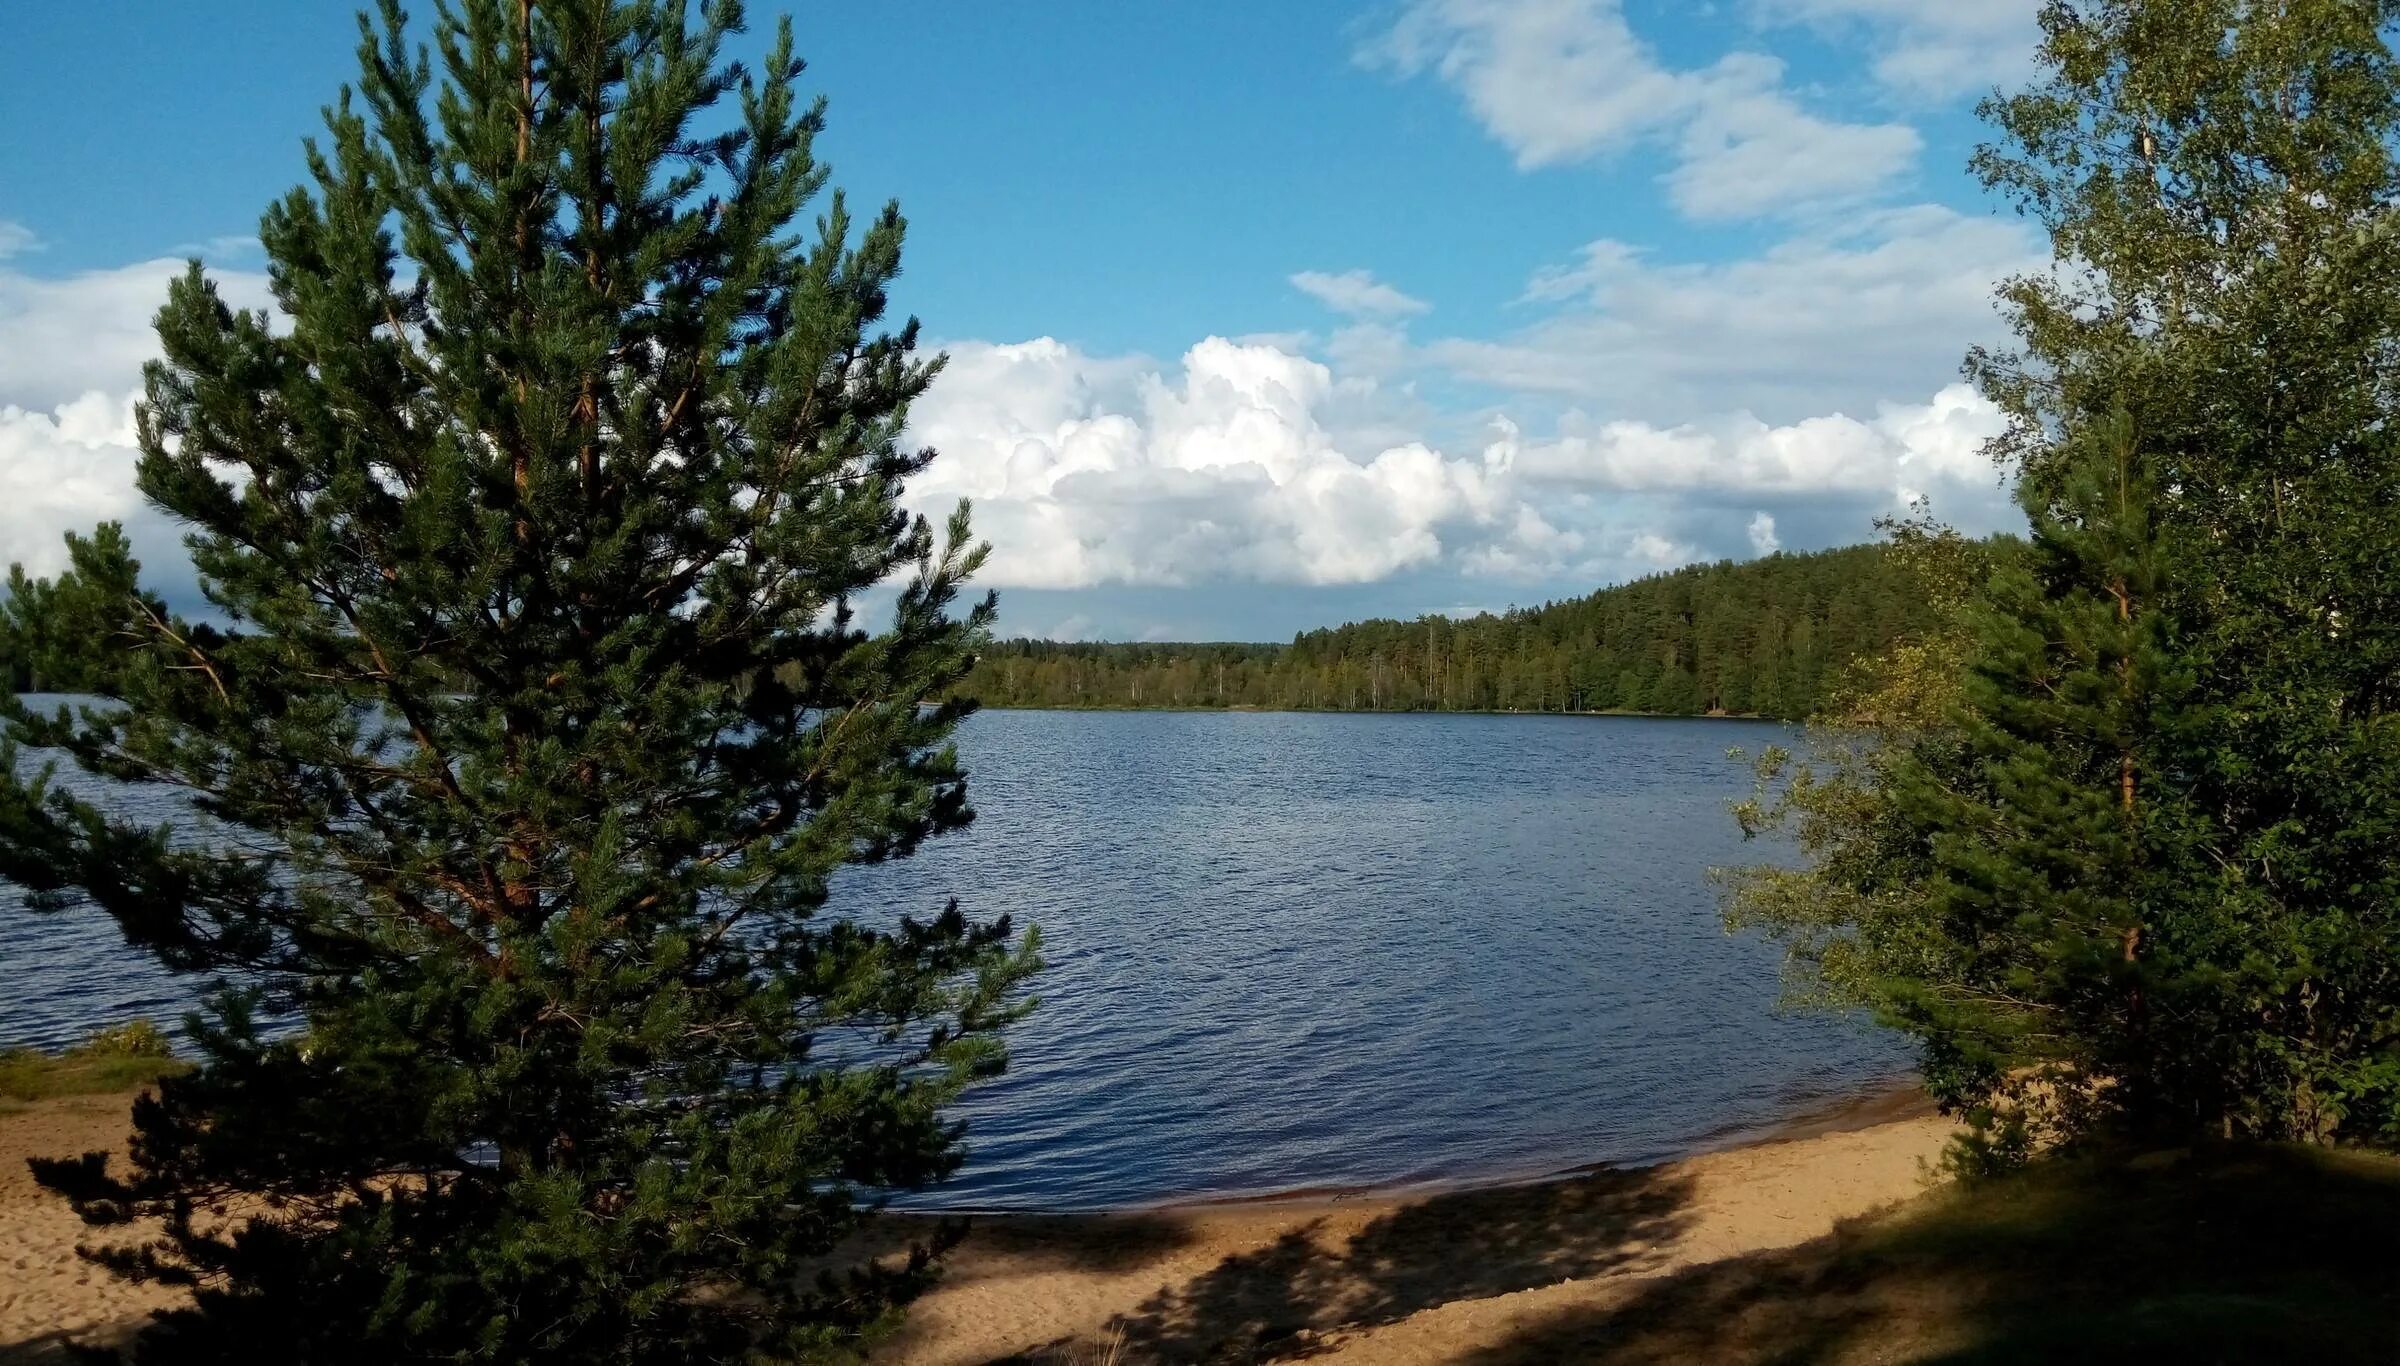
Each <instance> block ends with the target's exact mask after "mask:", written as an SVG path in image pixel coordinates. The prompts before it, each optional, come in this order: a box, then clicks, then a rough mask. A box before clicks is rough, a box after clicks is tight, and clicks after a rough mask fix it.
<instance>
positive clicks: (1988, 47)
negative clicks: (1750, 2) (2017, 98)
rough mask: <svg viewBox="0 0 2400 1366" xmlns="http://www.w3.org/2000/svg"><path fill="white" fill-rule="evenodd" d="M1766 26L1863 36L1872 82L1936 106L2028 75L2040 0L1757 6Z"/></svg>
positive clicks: (1834, 0)
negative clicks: (1801, 26) (1870, 55)
mask: <svg viewBox="0 0 2400 1366" xmlns="http://www.w3.org/2000/svg"><path fill="white" fill-rule="evenodd" d="M1757 9H1758V12H1759V14H1760V17H1761V18H1763V19H1765V20H1766V21H1767V22H1770V23H1805V24H1810V25H1814V26H1816V27H1818V28H1822V29H1830V30H1835V31H1837V32H1840V33H1844V34H1845V35H1846V34H1847V33H1848V32H1853V31H1855V32H1863V33H1865V34H1866V35H1868V39H1869V41H1870V43H1871V44H1872V45H1873V48H1874V52H1875V61H1874V70H1875V78H1876V79H1877V80H1878V81H1881V82H1882V83H1883V84H1884V85H1886V86H1888V87H1890V88H1891V89H1893V90H1895V91H1898V92H1900V93H1902V94H1905V95H1908V96H1911V97H1914V98H1918V99H1926V100H1938V99H1945V98H1950V97H1955V96H1958V95H1962V94H1967V93H1971V92H1974V91H1978V90H1984V89H1989V88H1991V87H1993V86H2004V87H2005V86H2008V85H2012V84H2015V83H2018V82H2021V81H2023V80H2024V79H2026V77H2027V76H2029V75H2030V74H2031V73H2032V71H2033V57H2034V45H2035V43H2036V41H2037V39H2038V38H2039V36H2040V30H2039V28H2038V26H2037V25H2036V23H2035V16H2036V15H2038V14H2039V13H2040V12H2041V0H1758V4H1757Z"/></svg>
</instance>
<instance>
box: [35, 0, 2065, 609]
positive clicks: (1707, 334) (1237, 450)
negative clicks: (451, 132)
mask: <svg viewBox="0 0 2400 1366" xmlns="http://www.w3.org/2000/svg"><path fill="white" fill-rule="evenodd" d="M2030 11H2031V5H2030V4H2027V3H2022V2H2021V0H1913V2H1911V0H1725V2H1724V3H1718V4H1714V5H1690V4H1672V3H1656V2H1653V0H1627V3H1625V4H1623V5H1619V4H1616V3H1613V2H1612V0H1412V2H1411V3H1393V4H1377V5H1365V6H1345V5H1338V4H1333V3H1322V4H1317V3H1311V4H1289V3H1272V4H1270V3H1216V4H1209V5H1126V4H1122V3H1098V2H1097V0H1092V2H1089V3H1044V4H1039V5H1015V6H952V5H924V6H882V7H871V6H856V5H845V6H834V5H825V4H813V3H804V4H800V5H796V6H794V7H793V13H794V16H795V23H796V26H797V28H798V31H799V35H800V45H801V48H802V50H803V52H804V53H805V54H806V55H807V56H808V58H809V60H810V63H811V67H812V74H811V81H812V83H813V84H814V86H815V88H816V89H818V90H820V91H822V92H823V93H825V94H826V95H827V96H828V97H829V98H830V100H831V111H830V120H831V122H830V128H829V132H828V134H827V137H826V139H825V141H824V143H823V145H822V150H823V152H824V154H825V155H826V157H827V159H828V160H829V161H830V162H831V163H832V164H833V167H834V172H835V181H836V183H837V184H840V185H842V186H843V187H845V188H846V189H847V190H848V191H849V192H850V193H851V195H852V196H853V197H854V198H855V199H857V200H860V201H862V202H868V203H873V202H879V201H881V200H882V199H884V198H886V197H897V198H898V199H899V200H900V201H901V204H902V207H903V209H904V211H905V212H906V213H907V214H908V216H909V218H910V221H911V242H910V249H909V253H908V274H907V276H906V279H905V283H904V288H903V291H902V294H901V296H900V299H899V303H900V305H901V306H902V307H903V308H905V309H907V310H909V311H912V312H914V313H916V314H918V315H919V316H921V317H922V318H923V319H924V321H925V324H926V328H927V331H928V333H929V334H930V335H932V336H934V337H936V338H938V339H940V341H941V342H942V343H943V344H944V345H946V346H947V347H948V348H949V349H950V350H951V351H952V352H953V354H954V356H955V357H956V362H955V364H954V367H953V371H952V373H951V374H950V375H949V376H946V377H945V379H944V380H943V381H942V384H941V386H940V387H938V388H937V390H936V392H935V394H934V395H933V396H932V397H930V398H929V399H928V400H927V403H926V405H925V406H924V407H923V409H921V411H920V413H919V419H920V421H919V426H920V430H921V432H922V433H923V434H924V435H925V436H926V437H927V438H928V439H930V440H933V441H934V442H935V444H937V445H938V446H939V447H940V448H941V449H942V451H943V453H944V456H943V460H942V462H940V463H939V464H937V466H936V469H935V471H934V472H933V475H932V477H931V478H929V479H928V480H927V481H926V485H925V487H924V488H922V489H921V490H920V497H921V499H922V501H923V503H924V505H925V506H927V507H928V508H929V509H935V508H938V507H940V506H943V505H946V503H947V501H948V500H949V499H950V498H952V497H955V496H958V495H961V494H968V495H973V496H975V497H976V499H977V503H978V507H979V511H980V513H981V518H980V520H981V523H982V525H983V528H984V530H985V532H986V534H988V535H990V536H992V537H993V538H994V540H995V542H996V544H997V545H998V548H999V554H998V555H997V556H996V557H995V562H994V566H993V572H992V575H991V577H992V578H993V580H994V581H995V583H996V585H997V586H998V587H1000V588H1001V589H1002V595H1003V610H1004V614H1005V621H1004V627H1005V629H1008V630H1011V631H1017V632H1025V633H1030V634H1056V635H1100V636H1109V637H1118V638H1130V637H1141V636H1177V637H1191V636H1205V637H1221V638H1222V637H1230V638H1270V639H1271V638H1279V637H1283V636H1288V635H1289V634H1290V633H1291V632H1292V631H1293V630H1296V629H1300V628H1303V627H1306V626H1311V625H1318V624H1330V623H1332V622H1334V621H1338V620H1341V619H1345V618H1348V617H1353V616H1357V615H1360V614H1364V613H1391V614H1399V615H1415V614H1417V613H1420V612H1425V611H1443V610H1450V611H1457V610H1472V609H1475V608H1481V607H1500V606H1505V605H1508V604H1510V603H1529V602H1535V601H1541V600H1543V599H1546V598H1550V597H1557V596H1564V595H1569V594H1574V593H1580V592H1584V591H1588V589H1589V588H1591V587H1593V586H1595V585H1596V584H1598V583H1600V582H1605V581H1610V580H1614V579H1620V578H1624V577H1628V576H1630V575H1633V574H1638V573H1643V572H1648V571H1650V570H1654V569H1657V568H1661V567H1665V566H1667V565H1669V564H1672V563H1676V562H1681V561H1684V560H1689V559H1695V558H1715V557H1718V556H1721V555H1733V556H1743V555H1748V554H1752V553H1756V551H1757V550H1758V549H1760V548H1762V547H1772V546H1777V545H1780V546H1785V547H1791V548H1805V547H1812V546H1817V545H1825V544H1838V543H1842V542H1846V541H1852V540H1857V539H1862V538H1864V537H1865V536H1866V535H1867V534H1869V523H1870V521H1871V519H1872V517H1873V516H1874V515H1875V514H1876V513H1877V512H1880V511H1884V510H1888V508H1889V507H1890V506H1891V505H1892V504H1893V503H1894V502H1895V501H1896V500H1897V499H1899V498H1900V497H1903V496H1905V495H1906V494H1909V493H1920V492H1921V493H1930V494H1932V495H1933V496H1934V497H1935V499H1936V504H1937V510H1941V511H1945V512H1948V513H1949V514H1950V515H1952V516H1954V517H1955V518H1956V519H1957V520H1959V521H1960V522H1961V523H1962V524H1967V525H1971V526H1981V525H1988V524H1998V523H2000V522H2004V521H2005V520H2006V518H2007V516H2008V514H2007V512H2006V509H2005V504H2004V501H2003V499H2002V498H2001V496H2000V495H1999V492H1998V490H1997V488H1996V483H1995V479H1994V477H1993V476H1992V475H1991V472H1990V469H1989V467H1988V465H1982V464H1978V463H1977V462H1978V461H1980V456H1977V455H1974V453H1973V450H1972V447H1973V445H1974V442H1975V441H1976V440H1978V439H1979V438H1980V436H1981V435H1987V434H1988V431H1989V428H1990V425H1991V422H1992V418H1991V415H1990V413H1989V411H1988V409H1984V408H1982V407H1981V406H1980V400H1977V399H1974V398H1973V396H1972V395H1970V394H1966V393H1964V392H1963V391H1960V390H1957V389H1955V388H1954V387H1952V386H1954V384H1955V379H1956V368H1957V362H1958V358H1959V356H1960V355H1961V354H1962V353H1963V352H1964V350H1965V348H1966V347H1967V346H1968V345H1970V344H1972V343H1975V342H1978V341H1989V340H1994V339H1996V338H1997V337H1998V336H1999V335H2000V334H1999V330H1998V327H1997V324H1996V323H1995V322H1994V320H1993V318H1992V316H1991V314H1990V310H1989V308H1988V305H1987V304H1986V303H1984V299H1985V298H1986V297H1987V296H1988V292H1989V287H1990V284H1991V282H1992V281H1993V280H1994V279H1996V278H1997V277H1998V276H2000V275H2003V274H2005V273H2007V272H2009V271H2012V270H2016V269H2022V268H2026V267H2027V266H2028V265H2030V264H2031V263H2032V262H2033V261H2034V260H2035V259H2036V258H2035V252H2036V250H2037V247H2038V244H2037V243H2035V242H2034V240H2033V239H2032V238H2031V237H2030V236H2029V235H2028V234H2027V233H2026V231H2025V230H2024V228H2023V227H2022V225H2020V224H2018V223H2016V222H2015V221H2014V220H2013V219H2011V218H2008V217H2006V216H2004V215H1998V214H1995V213H1994V212H1993V211H1992V209H1991V207H1990V206H1989V205H1988V204H1987V203H1986V201H1985V199H1984V197H1983V195H1982V193H1981V192H1980V191H1979V189H1978V188H1977V187H1976V186H1975V185H1974V184H1973V182H1972V181H1971V180H1970V179H1969V177H1968V176H1967V175H1966V174H1965V171H1964V169H1963V168H1964V162H1965V158H1966V155H1967V152H1968V151H1969V150H1970V149H1971V147H1972V146H1973V144H1974V141H1975V139H1976V137H1977V136H1978V133H1979V130H1978V128H1977V126H1976V124H1975V122H1974V120H1973V118H1972V114H1971V108H1972V105H1973V102H1974V99H1975V97H1976V95H1977V94H1978V93H1980V92H1981V91H1983V90H1986V89H1989V88H1990V87H1991V86H1992V85H1993V84H1994V83H1996V82H2015V81H2018V80H2021V79H2022V78H2023V77H2024V75H2025V73H2026V72H2027V70H2028V69H2029V67H2028V62H2029V58H2030V53H2031V42H2032V27H2031V23H2030ZM775 13H777V11H776V10H775V9H773V8H771V7H766V6H759V7H755V8H754V10H753V16H752V17H753V23H754V26H755V28H756V29H757V30H759V32H760V35H761V37H763V34H764V32H765V30H767V29H768V28H770V27H771V25H772V22H773V17H774V15H775ZM9 28H10V41H9V42H8V43H7V44H6V45H5V46H0V126H5V127H7V128H8V129H10V131H11V136H10V137H8V138H7V139H5V140H0V557H6V558H24V559H26V560H28V561H29V562H30V563H31V564H33V565H34V566H35V567H42V566H44V565H45V564H46V562H47V559H48V557H49V556H50V555H51V550H50V546H51V544H52V543H53V542H54V541H55V539H56V533H57V531H58V530H60V529H63V528H64V527H67V526H74V525H84V524H88V523H89V522H90V521H92V520H95V519H96V518H97V517H98V516H124V517H129V518H130V519H131V520H132V521H133V522H134V524H135V527H136V531H137V536H138V537H143V538H145V548H146V551H147V553H148V558H149V560H150V562H151V563H153V564H154V565H159V566H161V567H162V568H161V572H162V574H165V573H169V572H182V573H186V574H188V570H182V569H180V568H179V567H176V568H174V569H173V570H172V571H170V569H169V568H168V567H167V566H168V565H169V563H170V562H171V561H172V560H173V558H174V557H173V552H172V550H171V546H172V544H173V535H172V531H171V529H170V528H166V527H163V526H157V525H149V524H146V523H145V522H144V520H143V516H142V514H141V512H140V510H139V509H138V508H135V507H133V506H132V505H131V504H130V502H129V494H128V492H127V487H126V484H125V480H126V478H127V476H128V473H129V465H130V456H129V454H127V452H126V449H125V444H124V442H123V441H122V439H121V438H122V437H123V436H124V435H125V434H126V432H127V431H128V430H129V429H128V428H127V427H126V425H125V415H126V409H127V403H128V401H129V397H130V395H131V394H132V392H133V391H134V389H135V387H136V386H137V385H138V365H139V361H140V359H141V354H142V347H143V337H142V323H143V322H144V320H145V319H146V317H147V313H148V311H149V309H150V308H151V307H154V306H155V302H156V295H157V290H158V288H159V282H160V280H161V279H162V278H163V275H164V273H165V271H166V270H167V269H168V268H169V266H168V265H167V264H166V263H168V262H171V261H172V260H173V259H174V258H175V257H177V256H179V255H183V254H189V253H194V252H197V253H199V254H202V255H204V256H206V257H207V258H208V259H209V261H210V263H211V266H212V268H213V269H216V270H218V271H219V272H220V273H221V274H223V275H224V276H225V277H226V278H227V281H228V287H229V289H231V290H233V291H234V292H235V293H237V294H238V293H240V292H241V290H242V289H243V288H244V287H245V283H246V282H252V283H254V282H255V278H256V272H257V270H258V268H259V264H260V263H259V262H258V260H257V259H256V257H255V254H254V249H252V248H250V247H249V246H248V245H247V244H246V242H244V240H243V239H244V238H245V237H246V236H247V234H248V233H250V232H251V231H252V229H253V227H254V225H255V223H256V220H257V215H258V211H259V209H260V208H261V207H262V206H263V205H264V204H265V203H266V202H267V201H268V200H269V199H270V198H271V197H273V196H275V195H277V194H279V193H281V192H282V191H283V190H285V189H286V188H288V187H289V186H290V185H291V184H292V183H294V181H295V180H297V179H298V178H299V172H300V169H301V168H300V164H299V156H298V142H299V139H300V137H301V136H302V135H304V134H306V133H308V132H310V131H313V130H314V128H315V127H316V122H317V114H316V110H317V109H318V107H319V106H320V105H322V104H323V103H325V102H326V101H327V100H328V99H329V98H330V97H331V96H332V94H333V92H334V90H335V89H336V88H337V87H338V85H339V84H340V82H341V81H342V80H344V79H345V78H346V77H347V75H348V74H349V71H350V70H351V66H352V56H351V53H352V49H353V48H354V46H355V42H356V29H355V26H354V21H353V20H352V18H351V17H350V15H349V13H348V11H347V7H346V6H343V5H339V4H326V3H322V2H321V0H307V2H306V3H302V2H301V0H280V2H272V0H228V3H224V4H215V5H207V6H195V5H189V4H181V3H176V4H170V3H157V2H155V0H118V3H112V4H110V5H105V6H44V7H37V8H35V9H33V10H32V11H30V12H28V13H26V14H23V15H16V16H12V18H11V20H10V24H9ZM95 71H102V72H105V73H107V74H106V78H105V82H104V83H100V82H95V80H94V77H93V73H94V72H95ZM1212 339H1215V340H1213V341H1212ZM112 481H113V482H112Z"/></svg>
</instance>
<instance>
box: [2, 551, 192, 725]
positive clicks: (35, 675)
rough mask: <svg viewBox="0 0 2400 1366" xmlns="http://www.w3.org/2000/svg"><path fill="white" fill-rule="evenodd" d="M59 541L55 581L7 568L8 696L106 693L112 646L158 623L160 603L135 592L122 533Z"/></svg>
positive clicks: (133, 563) (134, 571)
mask: <svg viewBox="0 0 2400 1366" xmlns="http://www.w3.org/2000/svg"><path fill="white" fill-rule="evenodd" d="M66 540H67V569H66V572H64V573H62V574H60V575H59V576H58V577H57V578H56V579H37V578H34V577H33V576H31V575H29V574H27V573H26V572H25V566H24V565H22V564H12V565H10V566H9V567H8V596H7V597H6V598H4V599H0V683H4V684H5V685H6V686H7V689H8V691H10V692H104V691H110V690H112V685H113V672H114V668H113V655H114V654H115V651H114V649H113V648H112V647H113V646H116V645H119V644H121V643H123V642H125V641H128V640H132V639H138V638H139V636H140V633H141V632H142V631H143V630H144V629H146V627H147V625H148V623H150V622H153V621H163V620H165V617H166V611H167V608H166V604H165V603H163V602H161V601H159V600H158V599H157V598H156V597H153V596H151V595H148V594H145V593H142V592H141V591H140V590H139V588H138V587H137V584H138V581H139V578H140V575H141V568H142V567H141V563H140V561H138V560H136V559H134V558H133V546H132V543H131V542H129V541H128V540H126V539H125V529H124V527H122V526H120V525H119V524H117V523H115V522H104V523H102V524H101V525H100V527H99V529H98V530H96V531H94V532H93V533H92V534H91V535H90V536H78V535H76V534H75V533H74V532H72V531H70V532H68V533H67V538H66ZM95 628H97V629H95Z"/></svg>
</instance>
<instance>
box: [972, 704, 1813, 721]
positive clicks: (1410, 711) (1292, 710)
mask: <svg viewBox="0 0 2400 1366" xmlns="http://www.w3.org/2000/svg"><path fill="white" fill-rule="evenodd" d="M975 709H976V710H977V711H1023V712H1061V711H1063V712H1096V713H1106V714H1118V713H1133V712H1157V713H1161V714H1166V715H1179V716H1215V715H1218V714H1221V713H1233V714H1238V715H1246V716H1580V717H1614V718H1617V719H1619V720H1625V721H1764V722H1767V723H1768V724H1770V725H1778V726H1796V725H1799V724H1801V721H1802V718H1800V717H1796V716H1769V715H1767V714H1766V713H1764V712H1755V711H1623V710H1620V709H1618V708H1614V707H1608V708H1603V709H1601V710H1598V711H1592V710H1581V711H1524V710H1515V711H1510V710H1503V709H1496V708H1483V707H1262V706H1258V705H1256V704H1254V703H1227V704H1225V705H1223V706H1216V707H1201V706H1173V707H1152V706H1143V705H1139V704H1135V703H1097V702H1094V703H1080V702H1059V703H1053V704H1049V705H1041V704H1035V703H1027V702H1019V703H1005V702H982V701H980V700H978V702H977V705H976V708H975Z"/></svg>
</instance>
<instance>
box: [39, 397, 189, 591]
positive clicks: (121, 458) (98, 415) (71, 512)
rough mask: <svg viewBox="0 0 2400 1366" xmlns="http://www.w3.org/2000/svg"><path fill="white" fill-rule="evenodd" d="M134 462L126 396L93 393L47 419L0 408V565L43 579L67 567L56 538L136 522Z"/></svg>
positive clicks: (138, 516)
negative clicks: (19, 567) (21, 566)
mask: <svg viewBox="0 0 2400 1366" xmlns="http://www.w3.org/2000/svg"><path fill="white" fill-rule="evenodd" d="M135 459H136V456H135V452H134V449H133V403H132V399H131V398H130V396H128V397H126V398H124V399H121V400H120V399H111V398H109V397H108V396H107V395H105V394H101V393H99V392H97V391H95V392H92V393H88V394H85V395H84V396H83V397H81V398H79V399H76V400H74V401H73V402H70V403H66V404H62V405H60V406H59V407H58V408H56V409H55V410H52V411H48V412H42V411H28V410H26V409H24V408H19V407H17V406H15V405H13V404H11V405H8V406H0V561H4V562H10V563H14V562H22V563H23V564H24V565H25V568H26V570H27V571H28V572H30V573H32V574H34V575H35V576H37V577H46V576H49V575H51V574H55V573H57V572H58V571H59V570H60V569H62V568H64V567H65V566H66V558H67V557H66V546H65V543H64V541H63V540H62V539H61V533H63V532H67V531H89V530H91V529H92V527H93V526H95V525H97V524H98V523H100V522H105V521H111V520H117V521H134V520H141V519H142V518H143V517H144V516H145V515H146V512H145V509H144V508H143V506H142V503H141V497H140V495H139V494H137V493H135V492H134V488H133V465H134V460H135ZM169 544H172V541H171V540H170V541H169Z"/></svg>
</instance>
